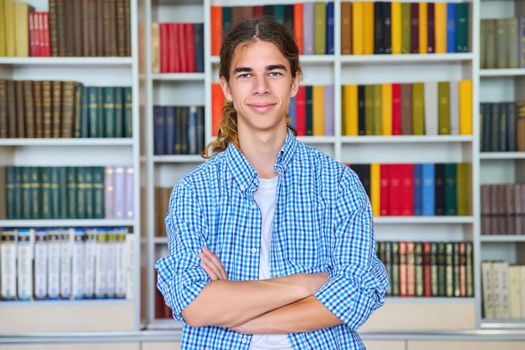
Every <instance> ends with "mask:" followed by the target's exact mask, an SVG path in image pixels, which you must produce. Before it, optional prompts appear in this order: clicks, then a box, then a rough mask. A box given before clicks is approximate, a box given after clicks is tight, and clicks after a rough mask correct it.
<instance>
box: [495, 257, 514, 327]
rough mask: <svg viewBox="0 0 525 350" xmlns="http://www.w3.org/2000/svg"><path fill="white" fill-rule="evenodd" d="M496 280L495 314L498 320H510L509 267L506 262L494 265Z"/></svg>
mask: <svg viewBox="0 0 525 350" xmlns="http://www.w3.org/2000/svg"><path fill="white" fill-rule="evenodd" d="M492 266H493V269H494V280H495V281H496V283H494V284H493V288H494V289H493V293H494V295H495V298H494V299H495V301H496V302H495V312H496V318H497V319H500V320H501V319H509V318H510V310H509V265H508V263H506V262H500V261H498V262H495V263H493V265H492Z"/></svg>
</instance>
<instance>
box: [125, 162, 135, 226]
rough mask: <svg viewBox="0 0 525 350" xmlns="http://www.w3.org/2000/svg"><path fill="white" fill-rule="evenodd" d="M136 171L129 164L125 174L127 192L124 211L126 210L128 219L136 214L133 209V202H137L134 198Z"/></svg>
mask: <svg viewBox="0 0 525 350" xmlns="http://www.w3.org/2000/svg"><path fill="white" fill-rule="evenodd" d="M134 172H135V170H134V169H133V167H132V166H128V167H126V175H125V176H124V182H125V184H124V187H125V189H124V191H125V194H124V198H125V200H124V211H125V216H126V218H127V219H133V216H134V210H133V204H134V203H135V201H134V200H133V197H134V195H133V178H134Z"/></svg>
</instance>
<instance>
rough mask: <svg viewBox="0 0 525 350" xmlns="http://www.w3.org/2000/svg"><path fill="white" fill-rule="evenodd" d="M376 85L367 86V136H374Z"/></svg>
mask: <svg viewBox="0 0 525 350" xmlns="http://www.w3.org/2000/svg"><path fill="white" fill-rule="evenodd" d="M374 92H375V89H374V85H370V84H369V85H365V135H374Z"/></svg>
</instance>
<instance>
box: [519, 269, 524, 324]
mask: <svg viewBox="0 0 525 350" xmlns="http://www.w3.org/2000/svg"><path fill="white" fill-rule="evenodd" d="M520 298H521V318H522V319H524V318H525V265H522V266H520Z"/></svg>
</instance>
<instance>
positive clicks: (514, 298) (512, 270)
mask: <svg viewBox="0 0 525 350" xmlns="http://www.w3.org/2000/svg"><path fill="white" fill-rule="evenodd" d="M520 287H521V266H518V265H511V266H509V308H510V318H511V319H515V320H517V319H520V318H521V294H520Z"/></svg>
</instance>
